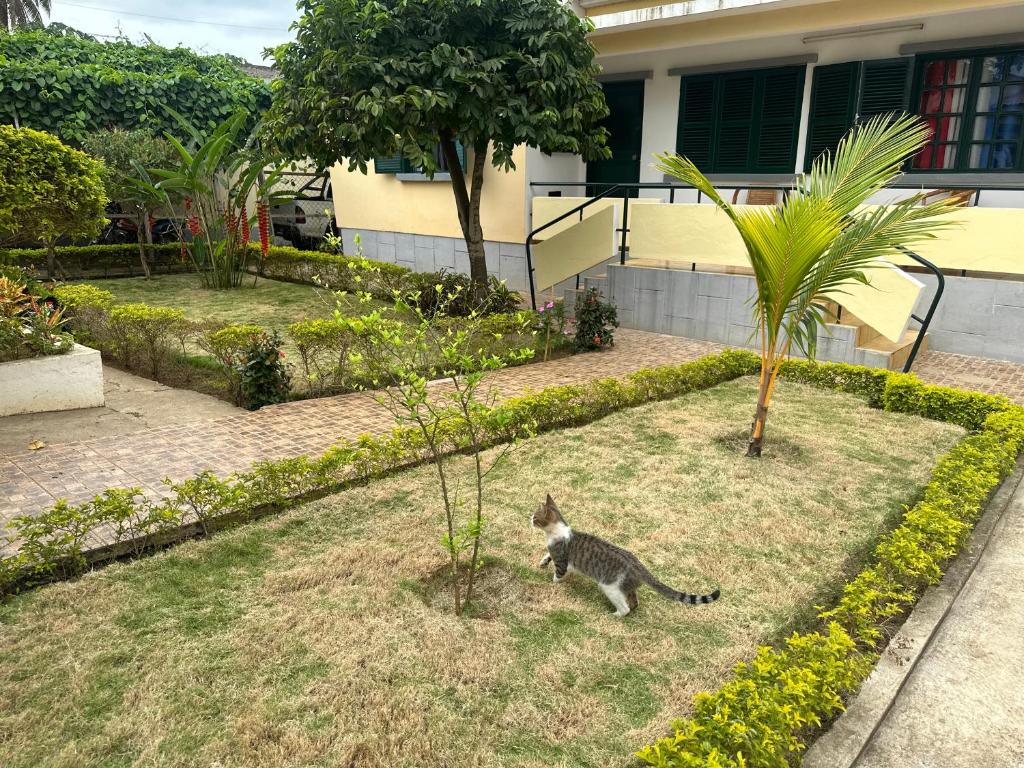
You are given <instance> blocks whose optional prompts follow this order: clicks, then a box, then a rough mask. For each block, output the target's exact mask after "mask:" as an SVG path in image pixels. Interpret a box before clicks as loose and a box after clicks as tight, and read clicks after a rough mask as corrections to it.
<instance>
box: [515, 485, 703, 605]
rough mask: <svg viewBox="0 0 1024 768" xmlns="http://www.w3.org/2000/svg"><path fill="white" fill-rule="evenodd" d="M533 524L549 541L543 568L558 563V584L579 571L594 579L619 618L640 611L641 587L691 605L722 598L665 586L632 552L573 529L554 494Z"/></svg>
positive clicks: (535, 514)
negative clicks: (638, 591)
mask: <svg viewBox="0 0 1024 768" xmlns="http://www.w3.org/2000/svg"><path fill="white" fill-rule="evenodd" d="M530 522H531V523H532V524H533V525H534V526H535V527H537V528H540V529H541V530H542V531H544V533H546V534H547V537H548V554H547V555H545V556H544V559H543V560H541V561H540V567H541V568H546V567H547V565H548V563H550V562H552V561H554V563H555V577H554V580H555V583H558V582H560V581H562V579H564V578H565V576H566V574H567V573H568V572H569V571H579V572H580V573H583V574H585V575H587V576H589V577H590V578H592V579H594V581H596V582H597V585H598V586H599V587H600V588H601V591H602V592H604V594H605V597H607V598H608V599H609V600H610V601H611V603H612V605H614V606H615V615H616V616H626V615H628V614H629V612H630V611H633V610H636V607H637V606H638V605H639V600H638V599H637V595H636V590H637V587H639V586H640V585H641V584H647V585H649V586H651V587H652V588H653V589H654V591H655V592H657V593H659V594H660V595H662V596H663V597H666V598H668V599H669V600H675V601H677V602H680V603H689V604H690V605H698V604H703V603H713V602H714V601H715V600H717V599H718V597H719V595H720V594H721V593H720V591H719V590H717V589H716V590H715V591H714V592H712V593H711V594H709V595H692V594H688V593H686V592H678V591H676V590H674V589H672V587H670V586H668V585H666V584H662V583H661V582H660V581H658V580H657V579H656V578H655V577H654V576H653V575H652V574H651V572H650V571H648V570H647V568H645V567H644V565H643V563H641V562H640V561H639V560H638V559H637V557H636V555H634V554H633V553H632V552H629V551H628V550H625V549H622V547H617V546H615V545H614V544H611V543H609V542H607V541H605V540H604V539H599V538H598V537H597V536H592V535H590V534H589V533H579V532H577V531H574V530H573V529H572V528H570V527H569V526H568V525H567V524H566V522H565V519H564V518H563V517H562V513H561V511H560V510H559V509H558V506H557V505H556V504H555V500H554V499H552V498H551V494H548V496H547V498H546V499H545V500H544V503H543V504H541V505H540V506H539V507H538V508H537V511H536V512H534V513H533V516H532V517H531V518H530Z"/></svg>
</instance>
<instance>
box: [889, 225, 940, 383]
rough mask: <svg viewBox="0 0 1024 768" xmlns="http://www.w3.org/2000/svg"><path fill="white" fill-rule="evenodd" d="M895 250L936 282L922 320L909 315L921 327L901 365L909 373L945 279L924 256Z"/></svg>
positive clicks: (902, 247)
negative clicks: (926, 271)
mask: <svg viewBox="0 0 1024 768" xmlns="http://www.w3.org/2000/svg"><path fill="white" fill-rule="evenodd" d="M896 248H897V249H898V250H899V251H901V252H902V253H903V254H904V255H905V256H909V257H910V258H912V259H913V260H914V261H916V262H917V263H918V264H920V265H921V266H923V267H925V268H926V269H927V270H928V271H929V272H931V273H932V274H933V275H935V278H936V279H937V280H938V283H937V284H936V287H935V295H934V296H933V297H932V303H931V305H929V307H928V311H927V312H926V313H925V315H924V319H921V318H920V317H918V316H917V315H915V314H911V315H910V316H911V317H912V318H913V319H914V320H916V321H917V322H919V323H920V324H921V327H920V328H919V329H918V331H917V338H916V339H914V346H913V347H911V348H910V355H909V356H908V357H907V362H906V363H905V364H904V365H903V372H904V373H910V367H911V366H912V365H913V364H914V360H915V359H916V358H917V353H918V351H920V349H921V342H922V341H924V337H925V334H926V333H928V326H930V325H931V324H932V318H933V317H934V316H935V310H936V309H938V306H939V299H941V298H942V292H943V291H944V290H945V289H946V278H945V276H944V275H943V274H942V270H941V269H939V268H938V267H936V266H935V265H934V264H932V263H931V262H930V261H928V259H926V258H925V257H924V256H920V255H918V254H916V253H914V252H913V251H912V250H910V249H909V248H906V247H905V246H902V245H898V246H896Z"/></svg>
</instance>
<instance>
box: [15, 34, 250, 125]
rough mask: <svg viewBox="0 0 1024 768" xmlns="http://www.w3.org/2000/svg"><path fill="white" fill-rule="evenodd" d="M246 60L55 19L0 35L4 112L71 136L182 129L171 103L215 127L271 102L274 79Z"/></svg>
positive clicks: (24, 122)
mask: <svg viewBox="0 0 1024 768" xmlns="http://www.w3.org/2000/svg"><path fill="white" fill-rule="evenodd" d="M240 64H241V62H240V61H239V60H238V59H236V58H234V57H231V56H223V55H217V56H202V55H200V54H197V53H195V52H194V51H192V50H190V49H188V48H185V47H183V46H179V47H177V48H164V47H162V46H159V45H155V44H152V43H147V44H145V45H135V44H133V43H130V42H128V41H127V40H124V39H118V40H115V41H112V42H107V43H103V42H99V41H97V40H96V39H94V38H92V37H89V36H88V35H82V34H80V33H75V32H74V31H73V30H68V29H67V28H61V26H60V25H57V24H52V23H51V24H50V25H49V26H48V27H47V28H45V29H41V30H25V31H18V32H16V33H15V34H11V35H2V36H0V92H2V93H3V94H4V99H3V100H2V102H0V113H3V114H4V118H3V119H4V121H5V122H6V121H10V122H14V123H16V124H20V125H22V126H27V127H29V128H35V129H37V130H43V131H48V132H50V133H53V134H56V135H57V136H60V137H61V138H62V139H64V140H65V141H71V142H79V141H81V140H82V139H83V138H84V136H85V135H86V134H87V133H89V132H91V131H97V130H106V129H109V128H112V127H114V128H121V129H125V130H131V129H135V128H142V129H146V130H148V131H150V132H151V133H153V134H155V135H159V134H160V133H162V132H163V131H168V130H169V131H174V130H177V127H178V124H177V120H176V119H175V118H174V117H173V116H172V115H171V113H170V111H169V110H173V111H175V112H178V113H180V114H182V115H185V116H186V118H187V119H188V120H189V122H191V123H192V124H193V125H195V126H197V127H198V128H199V129H200V130H202V131H204V132H205V131H211V130H213V129H214V128H215V127H216V125H217V124H218V123H219V122H220V121H221V120H223V119H224V118H225V117H228V116H229V115H232V114H234V113H235V112H237V111H239V110H240V109H244V110H246V111H247V112H249V113H250V114H252V115H256V114H259V113H261V112H263V111H265V110H266V108H267V107H268V106H269V105H270V87H269V85H268V84H266V83H264V82H263V81H262V80H260V79H258V78H255V77H251V76H249V75H247V74H246V73H244V72H243V71H242V69H241V68H240V66H239V65H240ZM168 108H169V109H168Z"/></svg>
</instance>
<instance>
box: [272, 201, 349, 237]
mask: <svg viewBox="0 0 1024 768" xmlns="http://www.w3.org/2000/svg"><path fill="white" fill-rule="evenodd" d="M333 205H334V204H333V203H332V202H331V201H330V200H292V201H290V202H287V203H282V204H281V205H275V206H274V207H273V208H271V209H270V220H271V222H272V223H273V225H274V241H275V243H278V244H282V245H287V244H291V245H294V246H295V247H296V248H316V246H317V245H319V244H320V241H321V240H323V239H324V235H326V234H328V233H333V232H334V211H333ZM281 241H284V242H281Z"/></svg>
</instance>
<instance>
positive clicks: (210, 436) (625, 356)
mask: <svg viewBox="0 0 1024 768" xmlns="http://www.w3.org/2000/svg"><path fill="white" fill-rule="evenodd" d="M723 348H724V347H723V346H722V345H719V344H715V343H712V342H706V341H697V340H694V339H687V338H682V337H677V336H663V335H658V334H653V333H646V332H643V331H633V330H620V331H619V333H618V334H617V341H616V344H615V347H614V348H613V349H611V350H607V351H604V352H601V353H599V354H588V355H578V356H575V357H570V358H563V359H561V360H554V361H551V362H547V363H534V364H531V365H526V366H522V367H518V368H510V369H506V370H504V371H498V372H496V373H494V374H493V375H492V378H491V381H492V383H493V385H494V387H495V389H496V390H497V392H498V393H499V396H500V397H512V396H515V395H518V394H522V393H524V392H526V391H528V390H539V389H543V388H544V387H548V386H552V385H557V384H580V383H584V382H586V381H590V380H593V379H597V378H602V377H606V376H622V375H625V374H628V373H630V372H632V371H635V370H637V369H639V368H644V367H648V366H653V365H665V364H673V363H676V364H677V363H681V362H684V361H687V360H693V359H696V358H698V357H701V356H703V355H707V354H710V353H713V352H717V351H719V350H721V349H723ZM916 371H917V373H919V374H920V375H921V377H922V378H924V379H925V380H927V381H931V382H934V383H939V384H947V385H951V386H962V387H965V388H969V389H976V390H980V391H983V392H999V393H1003V394H1006V395H1008V396H1010V397H1012V398H1013V399H1015V400H1016V401H1017V402H1020V403H1022V404H1024V366H1020V365H1013V364H1010V363H999V362H995V361H990V360H983V359H980V358H971V357H965V356H963V355H951V354H947V353H940V352H930V353H927V354H926V355H924V356H922V358H921V359H920V361H919V363H918V365H917V366H916ZM392 425H393V421H392V419H391V417H390V416H389V414H388V413H387V412H386V411H385V410H384V409H383V408H382V407H381V406H380V405H378V404H377V403H376V402H374V400H373V398H372V396H371V395H369V394H366V393H356V394H350V395H340V396H338V397H330V398H321V399H318V400H304V401H299V402H294V403H286V404H283V405H278V406H272V407H269V408H264V409H262V410H260V411H256V412H254V413H247V412H245V413H240V414H237V415H232V416H229V417H225V418H218V419H214V420H209V421H202V422H197V423H192V424H183V425H182V424H178V425H174V426H169V427H162V428H155V429H147V430H143V431H140V432H136V433H133V434H129V435H122V436H117V437H106V438H99V439H95V440H86V441H81V442H75V443H68V444H65V445H55V446H49V447H47V448H44V449H43V450H41V451H36V452H29V451H23V452H17V453H12V454H8V455H6V456H0V526H3V524H4V523H5V522H6V521H7V520H9V519H10V518H11V517H13V516H15V515H20V514H30V513H34V512H39V511H42V510H43V509H45V508H47V507H49V506H50V505H51V504H52V503H53V502H54V501H55V500H56V499H58V498H67V499H68V500H69V501H71V502H72V503H75V502H80V501H82V500H84V499H87V498H91V497H92V496H94V495H95V494H97V493H99V492H101V491H103V490H104V489H106V488H111V487H130V486H140V487H141V488H143V489H144V490H145V491H146V492H147V493H149V494H152V495H159V494H160V493H162V489H163V485H162V481H163V479H164V478H168V477H169V478H171V479H172V480H181V479H184V478H187V477H190V476H192V475H194V474H196V473H197V472H201V471H203V470H211V471H212V472H214V473H216V474H219V475H227V474H230V473H231V472H235V471H241V470H245V469H247V468H248V467H249V466H250V465H251V464H252V463H253V462H255V461H259V460H261V459H279V458H286V457H291V456H298V455H302V454H310V455H316V454H320V453H322V452H323V451H325V450H326V449H327V448H329V447H330V446H331V445H333V444H334V443H336V442H338V441H340V440H346V439H350V438H354V437H357V436H358V435H360V434H362V433H367V432H368V433H371V434H380V433H383V432H386V431H387V430H389V429H390V428H391V427H392ZM5 539H6V534H5V533H4V532H2V531H0V552H2V551H3V549H4V543H5Z"/></svg>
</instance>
